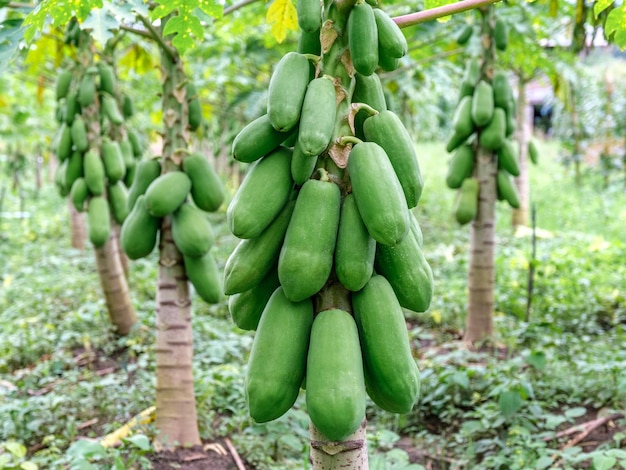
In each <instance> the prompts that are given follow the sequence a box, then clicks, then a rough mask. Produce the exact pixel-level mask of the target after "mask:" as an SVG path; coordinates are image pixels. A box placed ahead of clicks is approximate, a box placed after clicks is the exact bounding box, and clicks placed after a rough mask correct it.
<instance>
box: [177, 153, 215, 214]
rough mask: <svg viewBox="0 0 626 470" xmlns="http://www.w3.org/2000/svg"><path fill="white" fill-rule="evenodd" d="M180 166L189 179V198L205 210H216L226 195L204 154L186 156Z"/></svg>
mask: <svg viewBox="0 0 626 470" xmlns="http://www.w3.org/2000/svg"><path fill="white" fill-rule="evenodd" d="M182 167H183V171H184V172H185V173H186V174H187V176H189V179H190V180H191V198H192V199H193V202H194V203H195V204H196V206H198V207H199V208H200V209H202V210H203V211H207V212H215V211H216V210H218V209H219V208H220V206H221V205H222V203H223V202H224V198H225V197H226V195H225V191H224V185H223V184H222V180H221V179H220V177H219V176H218V175H217V173H215V170H213V167H212V166H211V164H210V163H209V161H208V160H207V159H206V158H205V157H204V155H200V154H197V153H195V154H191V155H188V156H186V157H185V158H183V163H182Z"/></svg>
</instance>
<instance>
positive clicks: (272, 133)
mask: <svg viewBox="0 0 626 470" xmlns="http://www.w3.org/2000/svg"><path fill="white" fill-rule="evenodd" d="M290 135H291V133H290V132H280V131H277V130H276V129H274V126H272V123H271V122H270V120H269V116H268V115H267V114H264V115H263V116H261V117H258V118H256V119H255V120H254V121H252V122H251V123H249V124H248V125H247V126H246V127H244V128H243V129H242V130H241V131H240V132H239V133H238V134H237V136H236V137H235V140H234V141H233V157H234V159H235V160H237V161H240V162H244V163H252V162H254V161H256V160H258V159H259V158H261V157H263V156H265V155H267V154H269V153H270V152H271V151H272V150H274V149H276V148H277V147H278V146H279V145H280V144H281V143H283V142H284V141H285V140H287V138H288V137H289V136H290Z"/></svg>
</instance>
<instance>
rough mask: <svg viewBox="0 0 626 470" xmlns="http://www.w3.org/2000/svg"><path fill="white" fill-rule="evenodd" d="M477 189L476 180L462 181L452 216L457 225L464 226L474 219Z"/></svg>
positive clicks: (476, 205)
mask: <svg viewBox="0 0 626 470" xmlns="http://www.w3.org/2000/svg"><path fill="white" fill-rule="evenodd" d="M479 189H480V185H479V183H478V179H476V178H466V179H465V180H464V181H463V184H462V185H461V188H460V189H459V194H458V197H457V199H456V206H455V208H454V216H455V218H456V220H457V222H458V223H459V224H461V225H465V224H467V223H468V222H471V221H472V220H474V219H475V218H476V213H477V212H478V193H479Z"/></svg>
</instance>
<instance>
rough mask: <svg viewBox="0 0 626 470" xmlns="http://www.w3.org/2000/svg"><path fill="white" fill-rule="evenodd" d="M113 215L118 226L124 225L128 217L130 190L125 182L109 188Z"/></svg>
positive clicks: (118, 182)
mask: <svg viewBox="0 0 626 470" xmlns="http://www.w3.org/2000/svg"><path fill="white" fill-rule="evenodd" d="M108 199H109V206H110V208H111V215H112V216H113V219H114V220H115V221H116V222H117V223H118V224H120V225H121V224H123V223H124V220H125V219H126V217H128V190H127V189H126V185H125V184H124V182H123V181H117V182H116V183H113V184H111V185H109V188H108Z"/></svg>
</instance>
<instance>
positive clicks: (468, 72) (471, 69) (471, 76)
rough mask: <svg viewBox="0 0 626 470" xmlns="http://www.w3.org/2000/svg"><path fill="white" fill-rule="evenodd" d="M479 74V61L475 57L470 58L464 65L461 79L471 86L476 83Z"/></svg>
mask: <svg viewBox="0 0 626 470" xmlns="http://www.w3.org/2000/svg"><path fill="white" fill-rule="evenodd" d="M480 76H481V63H480V61H479V60H478V59H477V58H474V59H471V60H470V61H468V62H467V65H466V66H465V72H464V74H463V81H464V82H467V84H468V85H469V86H471V87H472V88H473V87H475V86H476V85H478V82H479V81H480Z"/></svg>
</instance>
